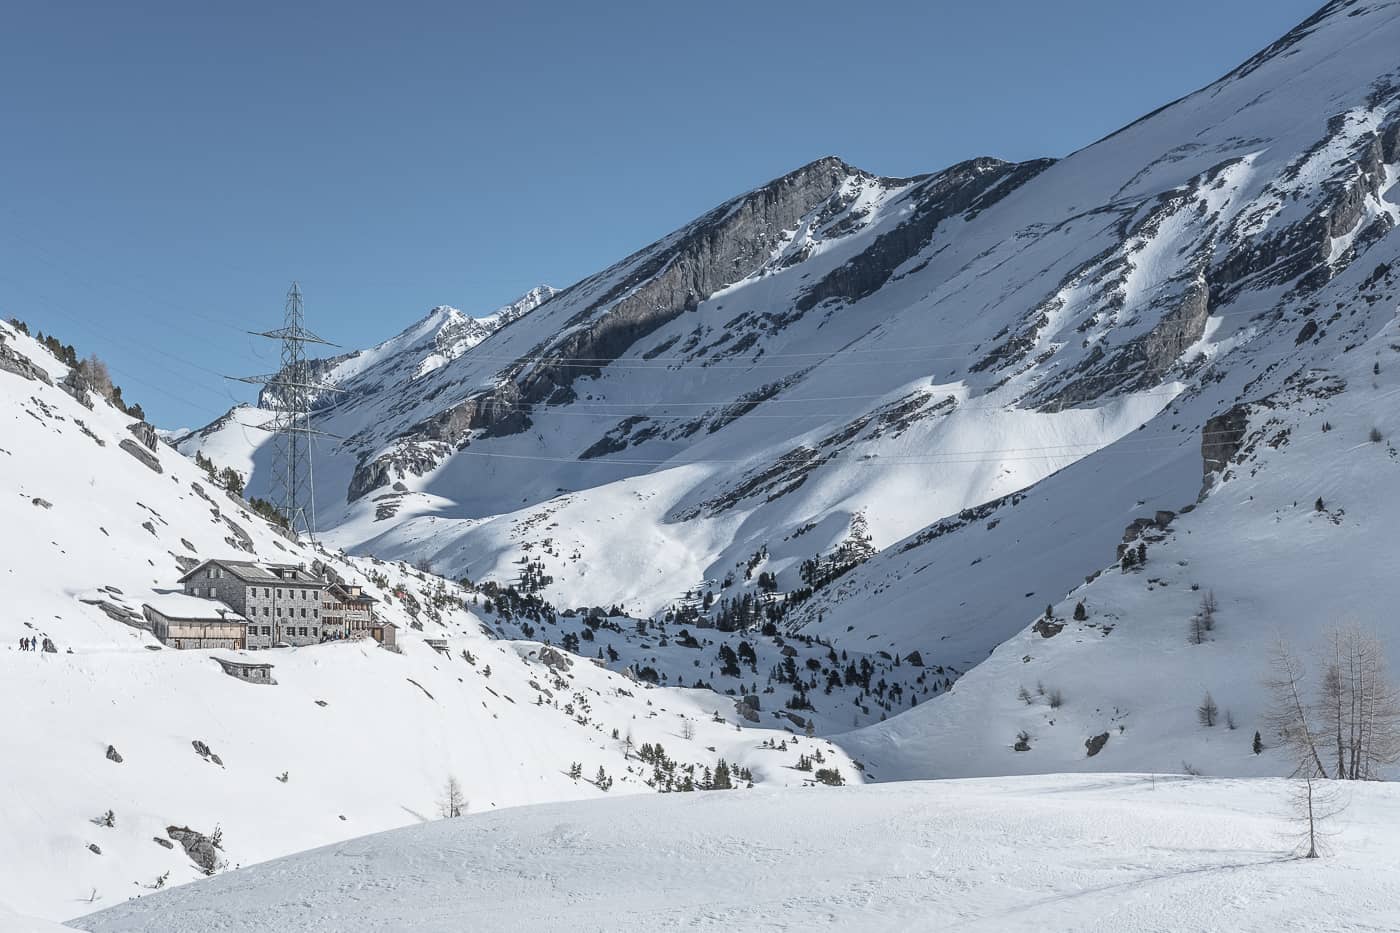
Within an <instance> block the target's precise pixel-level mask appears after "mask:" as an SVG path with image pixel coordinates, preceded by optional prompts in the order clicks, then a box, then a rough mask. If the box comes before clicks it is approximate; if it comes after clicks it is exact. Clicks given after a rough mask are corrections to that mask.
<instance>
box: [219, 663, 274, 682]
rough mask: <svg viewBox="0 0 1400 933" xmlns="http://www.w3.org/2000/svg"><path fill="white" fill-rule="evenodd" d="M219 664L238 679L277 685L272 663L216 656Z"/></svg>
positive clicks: (226, 672) (225, 671) (228, 673)
mask: <svg viewBox="0 0 1400 933" xmlns="http://www.w3.org/2000/svg"><path fill="white" fill-rule="evenodd" d="M214 660H215V661H218V662H219V666H220V667H222V668H223V669H224V673H225V674H227V675H229V676H230V677H233V678H236V679H238V680H246V681H247V682H248V683H250V684H268V685H275V684H276V683H277V681H275V680H273V679H272V665H271V664H262V663H259V662H256V661H230V660H227V659H225V658H215V659H214Z"/></svg>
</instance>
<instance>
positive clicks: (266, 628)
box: [263, 625, 272, 635]
mask: <svg viewBox="0 0 1400 933" xmlns="http://www.w3.org/2000/svg"><path fill="white" fill-rule="evenodd" d="M263 634H264V635H271V634H272V626H270V625H264V626H263Z"/></svg>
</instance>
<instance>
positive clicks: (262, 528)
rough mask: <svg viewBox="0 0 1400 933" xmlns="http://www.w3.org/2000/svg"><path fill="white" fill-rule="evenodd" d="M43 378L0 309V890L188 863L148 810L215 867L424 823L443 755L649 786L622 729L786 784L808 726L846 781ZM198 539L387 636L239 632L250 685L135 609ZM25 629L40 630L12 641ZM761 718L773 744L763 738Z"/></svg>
mask: <svg viewBox="0 0 1400 933" xmlns="http://www.w3.org/2000/svg"><path fill="white" fill-rule="evenodd" d="M66 374H67V371H66V367H64V366H63V364H61V363H59V362H58V361H57V360H56V359H55V358H54V357H53V356H51V355H50V354H49V353H48V351H47V350H45V349H44V348H43V347H41V346H40V345H39V344H37V343H36V342H35V341H33V340H31V339H30V338H29V337H28V336H26V335H24V334H22V333H20V332H18V331H16V330H15V329H14V328H13V327H11V326H10V325H7V324H0V425H3V430H0V488H3V489H5V490H6V491H7V495H6V497H5V498H4V499H3V500H0V526H3V527H4V528H6V529H7V531H8V532H9V533H8V534H6V535H4V536H0V566H3V568H4V569H3V580H4V585H3V592H4V594H5V596H6V598H7V607H8V611H7V612H6V613H5V614H4V615H3V617H0V646H2V647H0V702H3V704H4V706H5V707H6V708H7V709H9V710H11V711H12V712H13V713H14V715H12V716H11V717H10V719H9V724H8V727H7V729H6V737H5V742H4V748H5V751H4V753H3V754H0V783H3V786H4V787H5V788H6V795H5V799H4V802H3V803H0V838H2V839H4V840H6V845H5V846H3V847H0V903H4V904H6V905H7V907H9V908H12V909H14V910H16V911H19V912H21V913H25V914H31V915H36V916H42V917H54V918H62V917H69V916H73V915H75V914H77V913H80V912H86V911H89V910H91V909H92V905H101V904H103V903H109V904H110V903H117V902H120V901H122V900H124V899H125V898H126V897H128V896H130V895H131V894H135V893H139V892H141V891H142V890H146V889H148V886H154V885H157V884H158V883H160V884H169V885H174V884H179V883H183V882H185V881H189V880H191V879H194V878H197V877H200V870H199V869H198V868H197V867H196V866H195V865H194V864H193V863H192V861H191V859H190V858H189V857H187V856H186V854H185V853H184V852H183V851H182V850H181V847H180V846H179V845H175V846H174V848H173V849H168V848H166V847H164V846H163V845H160V844H157V842H156V841H155V840H157V839H165V840H166V841H169V839H168V833H167V830H168V828H170V827H189V828H191V829H193V830H195V831H197V832H199V833H202V834H204V835H205V836H209V835H212V834H213V833H214V831H215V829H216V827H217V828H219V829H221V831H222V850H221V852H220V853H219V854H220V858H221V859H222V860H223V861H225V862H226V863H227V865H229V866H234V865H238V864H243V865H247V864H250V863H253V862H256V861H261V860H265V859H268V858H273V857H276V856H279V855H283V854H286V853H289V852H293V851H297V850H301V849H306V848H310V847H313V846H316V845H320V844H324V843H327V842H331V841H335V840H339V839H345V838H348V837H351V836H356V835H361V834H363V833H366V832H372V831H376V830H381V829H386V828H391V827H395V826H402V825H405V824H408V823H413V822H418V821H421V820H425V819H433V818H436V816H437V815H438V804H439V800H440V797H441V795H442V792H443V787H444V785H445V784H446V782H447V779H448V776H449V775H453V776H455V777H456V778H458V780H459V781H460V783H461V786H462V788H463V792H464V795H465V797H466V799H467V809H468V811H469V812H478V811H483V810H489V809H498V808H504V807H509V806H514V805H518V804H524V803H533V802H540V801H548V800H565V799H573V798H580V797H589V796H600V795H602V794H603V793H605V792H606V789H605V788H602V787H600V786H598V785H597V784H596V783H594V781H593V780H592V779H594V778H595V777H596V775H597V772H598V769H599V768H600V767H601V768H603V769H604V771H605V773H606V775H607V776H608V777H609V778H611V779H612V780H611V793H614V794H624V793H642V792H647V791H650V790H651V789H652V788H651V786H650V785H649V784H648V781H649V780H652V779H653V778H654V773H653V772H654V768H653V767H652V765H650V764H643V763H641V762H639V761H638V759H637V753H636V748H635V747H634V748H633V749H631V750H629V749H627V748H624V747H623V742H622V739H624V738H626V737H627V736H628V735H631V737H632V738H633V741H634V746H640V745H642V744H643V743H662V744H663V745H664V747H665V749H666V751H667V752H668V755H669V757H670V758H671V759H673V760H674V761H675V762H676V767H677V769H678V770H677V772H676V774H677V779H678V780H679V779H680V778H682V777H684V773H685V769H686V768H687V767H689V766H693V767H694V769H695V770H694V777H695V780H696V781H699V780H701V778H702V775H703V773H704V772H705V769H707V768H714V767H715V766H716V764H717V762H718V760H719V759H720V758H725V759H727V760H728V761H729V762H731V763H732V764H733V766H734V768H735V769H749V770H751V771H752V773H753V778H754V780H755V781H756V782H757V783H760V784H761V783H765V782H772V783H778V784H787V783H791V784H793V785H799V784H802V783H804V782H809V781H810V780H811V777H812V775H811V774H810V773H803V772H798V771H796V770H794V768H793V765H795V764H796V763H797V759H798V757H799V755H801V754H803V753H804V752H807V753H811V752H814V751H816V750H817V749H820V748H824V749H826V750H827V754H824V755H823V758H824V759H825V760H826V761H827V762H829V764H830V766H831V767H834V768H838V769H840V770H841V771H842V772H843V777H844V778H845V780H847V781H858V780H859V775H858V773H857V772H856V770H855V769H854V768H853V767H852V766H851V765H850V762H849V760H848V759H847V758H845V756H843V755H841V754H840V753H839V752H837V751H836V750H835V749H834V748H831V747H830V746H828V745H827V744H826V743H824V742H822V741H820V740H807V739H801V738H798V739H796V740H794V738H793V736H792V735H791V734H790V733H789V732H788V731H785V730H784V731H778V730H765V729H762V728H756V727H750V725H749V723H747V722H745V721H744V720H743V719H742V718H741V717H740V716H739V715H738V714H737V713H736V712H735V710H734V707H733V704H732V702H730V701H727V700H723V699H721V698H719V697H717V696H715V694H713V693H710V692H708V691H704V690H671V689H657V688H651V687H648V686H647V685H645V684H640V683H637V682H636V681H634V680H632V679H629V678H627V677H624V676H621V675H619V674H617V673H614V672H612V671H608V670H606V669H604V668H602V667H600V666H596V665H593V664H590V663H587V662H585V661H582V660H579V659H574V660H573V661H572V662H570V661H569V659H568V658H567V657H566V658H563V660H562V661H561V660H560V659H558V658H557V657H555V656H553V655H550V654H548V653H547V652H544V651H543V650H542V647H541V645H540V644H539V643H537V642H530V641H509V640H506V639H503V638H500V637H498V636H497V635H495V634H494V632H493V630H492V629H491V628H488V627H487V626H488V623H490V622H492V621H494V620H495V617H493V616H491V615H490V614H487V613H485V611H484V610H480V609H479V610H477V611H473V610H472V609H471V608H469V607H470V602H471V599H472V598H473V594H469V593H467V592H465V591H463V590H462V589H460V588H459V587H458V586H456V585H455V584H449V583H446V582H445V581H442V580H439V579H438V578H435V577H431V576H427V575H424V574H422V573H419V572H417V571H412V570H409V569H406V568H405V567H404V566H403V565H399V564H392V563H384V562H378V561H374V560H371V559H345V558H343V557H342V556H340V555H338V554H334V553H330V552H327V551H323V550H319V549H315V548H311V547H307V546H303V545H299V544H296V543H294V542H292V541H290V540H288V539H286V538H285V537H283V536H282V535H281V534H280V533H279V532H278V531H276V530H275V529H273V528H272V527H270V526H269V525H267V524H266V523H264V522H263V521H262V520H260V519H259V518H257V517H256V516H255V515H254V514H252V513H251V512H250V511H249V510H248V509H247V508H246V506H245V504H243V503H242V502H241V500H236V499H233V498H230V497H229V496H227V495H226V494H225V493H224V492H223V491H221V490H220V489H218V488H217V487H215V486H214V484H213V483H211V482H210V481H209V479H208V477H206V476H205V475H204V474H203V473H202V472H201V471H200V470H198V469H197V468H196V467H195V466H194V465H193V464H192V463H191V462H190V461H189V460H187V459H186V458H184V457H182V456H180V455H179V454H178V453H176V452H175V451H174V450H172V449H169V448H167V447H165V446H164V445H160V444H157V445H156V446H155V447H154V449H152V448H148V447H146V446H145V445H144V444H143V443H142V442H141V441H140V440H139V439H138V434H139V432H133V431H132V430H131V427H132V426H133V425H138V426H139V423H137V422H133V419H131V418H130V417H128V416H127V415H125V414H122V413H121V412H119V411H117V410H116V409H115V408H112V407H111V406H109V405H108V404H107V403H106V402H104V401H101V400H100V399H96V398H94V397H92V396H88V397H87V402H88V403H89V404H91V407H90V408H89V407H86V406H85V405H84V404H83V403H82V402H80V401H79V400H78V399H77V398H75V397H73V396H72V395H70V394H69V393H68V392H67V391H65V390H64V389H63V388H62V387H61V386H60V385H59V384H60V383H61V382H62V381H63V380H64V377H65V376H66ZM215 556H221V557H234V558H245V559H246V558H249V557H253V556H256V557H259V558H262V559H265V560H272V561H278V562H297V563H306V564H312V563H313V562H316V561H321V562H323V563H324V564H326V565H328V566H329V567H330V568H332V569H333V570H334V571H335V572H337V573H338V574H340V575H341V576H342V577H345V578H347V579H350V580H354V581H360V582H362V583H364V584H365V586H366V587H367V589H368V591H369V592H371V593H372V594H373V595H375V596H377V597H379V598H380V599H381V600H382V603H381V605H380V611H381V614H382V615H383V616H385V617H386V618H388V619H389V620H390V621H393V622H395V623H396V624H397V626H398V630H399V633H400V634H399V642H400V646H401V649H402V651H401V653H393V652H390V651H386V650H383V649H381V648H378V647H376V646H374V645H373V643H368V642H351V643H338V644H328V645H321V646H314V647H307V648H299V649H281V650H277V651H270V652H257V653H251V654H250V657H252V658H253V659H256V660H258V661H266V662H270V663H272V664H273V665H274V669H273V672H272V673H273V677H274V678H275V679H276V681H277V683H276V685H275V686H262V685H253V684H249V683H245V682H242V681H238V680H235V679H233V678H231V677H229V676H226V675H225V674H224V673H222V671H221V669H220V667H219V665H218V664H217V663H216V661H215V658H231V657H235V656H236V653H235V652H227V651H202V650H189V651H177V650H172V649H165V648H162V647H161V646H160V645H159V643H158V642H156V641H155V639H154V638H153V637H152V636H151V635H150V634H149V633H148V632H146V631H145V630H143V629H141V628H139V627H137V624H136V623H137V620H139V613H140V609H141V605H142V602H143V600H144V599H147V598H149V597H150V594H152V593H156V592H160V591H162V590H167V589H170V588H174V587H176V586H177V583H176V581H177V580H178V578H179V576H180V575H181V573H182V572H183V571H182V568H183V567H187V566H189V565H190V562H192V561H196V560H199V559H203V558H206V557H215ZM25 638H48V639H51V640H52V641H53V642H54V643H55V645H56V651H55V652H53V653H49V652H42V651H35V652H21V651H20V650H19V642H20V640H21V639H25ZM428 638H433V639H438V640H440V644H441V648H442V650H441V651H438V650H435V648H434V647H432V646H430V645H429V643H428V641H427V639H428ZM563 664H567V667H563V666H561V665H563ZM613 730H617V732H618V738H617V739H614V738H613ZM686 733H689V734H690V737H689V738H687V737H686V735H685V734H686ZM770 737H771V738H774V739H775V740H786V741H788V742H792V743H794V744H793V746H792V747H791V749H790V750H789V749H787V748H784V749H782V750H778V749H775V748H774V749H770V748H767V747H766V739H767V738H770ZM774 744H777V743H776V742H775V743H774ZM109 747H110V748H111V749H112V754H111V755H109V754H108V749H109ZM118 759H120V760H118ZM574 762H577V763H579V764H580V765H581V766H582V777H581V778H571V777H570V776H569V773H568V772H569V770H570V765H571V764H572V763H574ZM740 783H742V782H740ZM109 811H111V813H112V819H111V820H110V822H111V823H112V825H110V826H108V825H105V823H106V822H108V821H106V820H104V819H102V818H103V817H104V815H105V814H107V813H108V812H109ZM92 847H95V848H92Z"/></svg>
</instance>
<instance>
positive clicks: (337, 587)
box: [327, 583, 379, 603]
mask: <svg viewBox="0 0 1400 933" xmlns="http://www.w3.org/2000/svg"><path fill="white" fill-rule="evenodd" d="M327 589H329V590H330V591H331V592H332V593H334V594H335V596H336V598H337V599H339V600H340V601H341V602H346V603H377V602H379V600H377V599H375V598H374V597H373V596H371V595H369V594H368V593H366V592H365V591H364V590H362V589H360V586H359V584H356V583H332V584H331V585H330V586H329V587H327ZM351 589H359V590H360V592H358V593H352V592H350V591H351Z"/></svg>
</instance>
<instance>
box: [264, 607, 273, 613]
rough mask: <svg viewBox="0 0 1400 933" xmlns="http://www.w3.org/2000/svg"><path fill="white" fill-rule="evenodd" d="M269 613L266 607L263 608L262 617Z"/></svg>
mask: <svg viewBox="0 0 1400 933" xmlns="http://www.w3.org/2000/svg"><path fill="white" fill-rule="evenodd" d="M271 611H272V610H271V609H268V608H267V607H266V606H263V615H267V614H268V613H269V612H271Z"/></svg>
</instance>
